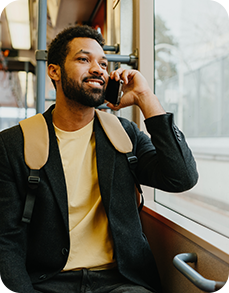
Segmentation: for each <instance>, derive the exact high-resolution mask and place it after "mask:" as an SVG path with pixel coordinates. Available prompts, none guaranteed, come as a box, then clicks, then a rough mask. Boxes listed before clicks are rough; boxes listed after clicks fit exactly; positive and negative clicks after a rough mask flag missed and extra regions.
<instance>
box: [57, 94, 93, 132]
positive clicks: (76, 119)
mask: <svg viewBox="0 0 229 293" xmlns="http://www.w3.org/2000/svg"><path fill="white" fill-rule="evenodd" d="M94 113H95V109H94V108H91V107H86V106H83V105H81V104H79V103H77V102H75V101H66V100H61V101H58V99H57V101H56V106H55V109H54V112H53V117H52V120H53V123H54V124H55V125H56V126H57V127H58V128H60V129H62V130H64V131H76V130H79V129H81V128H83V127H84V126H86V125H87V124H88V123H89V122H91V120H92V119H93V118H94Z"/></svg>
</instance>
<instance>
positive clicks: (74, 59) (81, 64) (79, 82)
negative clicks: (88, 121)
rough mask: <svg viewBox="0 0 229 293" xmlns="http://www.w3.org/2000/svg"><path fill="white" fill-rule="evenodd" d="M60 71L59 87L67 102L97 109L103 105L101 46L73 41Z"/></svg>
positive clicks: (105, 77)
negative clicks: (70, 101) (71, 101)
mask: <svg viewBox="0 0 229 293" xmlns="http://www.w3.org/2000/svg"><path fill="white" fill-rule="evenodd" d="M69 46H70V51H69V53H68V55H67V57H66V60H65V64H64V66H63V67H62V68H61V84H62V89H63V92H64V95H65V96H66V98H68V99H69V100H73V101H76V102H78V103H80V104H82V105H84V106H88V107H97V106H99V105H101V104H102V103H103V102H104V98H105V89H106V84H107V81H108V73H107V66H108V62H107V59H106V57H105V54H104V52H103V49H102V48H101V46H100V45H99V44H98V43H97V41H95V40H93V39H90V38H75V39H73V40H72V41H71V42H70V44H69Z"/></svg>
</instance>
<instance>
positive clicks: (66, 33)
mask: <svg viewBox="0 0 229 293" xmlns="http://www.w3.org/2000/svg"><path fill="white" fill-rule="evenodd" d="M75 38H90V39H94V40H96V41H97V42H98V43H99V45H100V46H101V47H103V46H104V43H105V40H104V38H103V37H102V35H101V34H100V33H99V32H98V31H97V30H95V29H93V28H92V27H90V26H88V25H76V26H73V27H68V28H66V29H64V30H63V31H61V32H60V33H59V34H58V35H57V36H56V37H55V39H53V40H52V42H51V44H50V45H49V48H48V65H49V64H56V65H60V66H62V65H63V64H64V62H65V59H66V57H67V55H68V53H69V50H70V48H69V43H70V42H71V41H72V40H73V39H75Z"/></svg>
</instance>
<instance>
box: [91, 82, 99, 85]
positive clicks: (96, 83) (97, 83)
mask: <svg viewBox="0 0 229 293" xmlns="http://www.w3.org/2000/svg"><path fill="white" fill-rule="evenodd" d="M88 83H90V84H95V85H100V83H99V82H96V81H88Z"/></svg>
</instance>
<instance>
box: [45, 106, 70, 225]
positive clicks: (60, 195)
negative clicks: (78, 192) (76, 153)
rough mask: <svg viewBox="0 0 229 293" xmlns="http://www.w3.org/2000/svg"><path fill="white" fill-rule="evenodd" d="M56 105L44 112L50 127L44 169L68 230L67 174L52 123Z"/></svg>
mask: <svg viewBox="0 0 229 293" xmlns="http://www.w3.org/2000/svg"><path fill="white" fill-rule="evenodd" d="M53 109H54V106H53V107H51V108H49V109H48V111H47V112H45V113H44V117H45V119H46V122H47V125H48V129H49V158H48V161H47V164H46V165H45V166H44V171H45V172H46V175H47V177H48V179H49V182H50V185H51V188H52V191H53V194H54V196H55V199H56V201H57V204H58V205H59V208H60V211H61V214H62V217H63V220H64V223H65V226H66V228H67V230H68V202H67V189H66V183H65V176H64V171H63V167H62V162H61V157H60V152H59V147H58V143H57V140H56V134H55V130H54V127H53V124H52V110H53Z"/></svg>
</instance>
